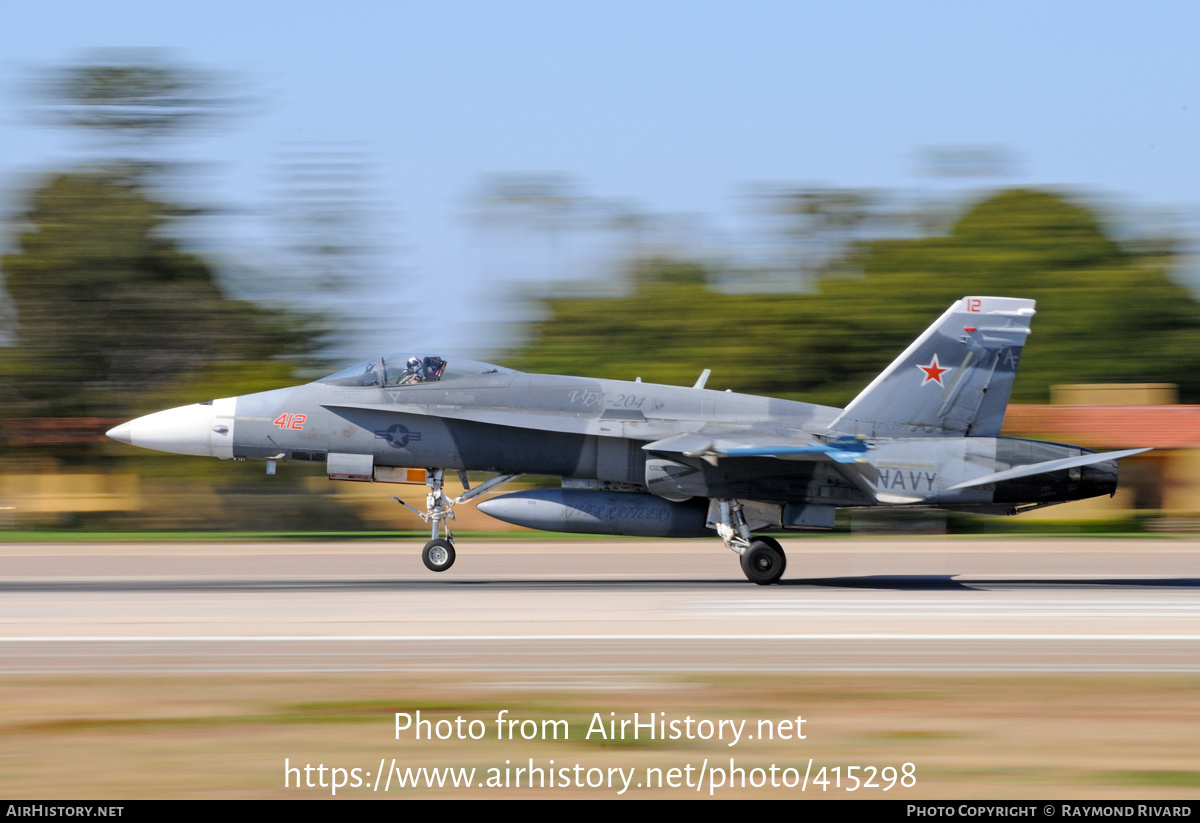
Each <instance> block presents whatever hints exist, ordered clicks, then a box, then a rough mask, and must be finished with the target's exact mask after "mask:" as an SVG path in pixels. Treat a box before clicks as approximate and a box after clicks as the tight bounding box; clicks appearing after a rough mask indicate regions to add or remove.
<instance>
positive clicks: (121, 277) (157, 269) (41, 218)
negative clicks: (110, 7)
mask: <svg viewBox="0 0 1200 823" xmlns="http://www.w3.org/2000/svg"><path fill="white" fill-rule="evenodd" d="M27 88H28V90H29V92H30V94H31V96H32V98H33V100H32V110H33V113H34V114H35V115H36V116H37V117H38V118H39V119H41V120H42V121H45V122H50V123H52V124H55V125H60V126H68V127H72V128H75V129H77V130H79V131H80V132H81V133H84V134H88V135H90V136H92V137H101V138H102V139H101V140H100V141H99V143H98V150H97V151H96V152H94V153H93V155H92V157H93V161H92V163H91V165H90V166H89V167H88V168H85V169H80V170H72V171H67V172H62V173H56V174H48V175H46V176H45V177H44V178H42V179H41V180H40V181H38V182H37V183H36V184H35V185H34V186H33V188H32V189H31V190H30V192H29V193H28V195H27V197H26V200H25V203H24V204H23V205H22V206H21V207H20V213H19V214H18V215H17V216H16V218H15V219H14V220H13V221H12V224H11V228H10V231H11V232H12V234H13V236H12V238H11V240H10V242H9V244H8V247H9V249H10V250H11V251H10V252H9V253H8V254H7V255H5V256H4V257H3V258H0V273H2V274H3V277H4V287H5V289H6V291H7V293H8V296H9V298H10V301H11V304H12V308H13V309H15V312H13V313H14V314H15V324H13V325H14V327H13V328H11V329H10V331H9V335H8V337H9V339H8V341H7V342H8V343H10V344H11V345H9V346H6V347H5V348H3V349H0V386H3V387H5V389H6V390H7V392H8V393H9V394H10V395H11V396H10V397H9V398H7V401H8V402H7V403H6V408H5V413H6V414H8V415H10V416H17V415H27V416H60V415H103V416H128V415H131V414H135V413H138V412H142V411H146V410H149V409H150V408H153V407H154V406H159V407H161V405H162V404H163V403H164V402H170V401H176V402H185V400H197V399H203V398H204V396H205V395H208V396H212V393H214V392H216V391H219V392H220V393H221V394H232V393H237V392H238V391H246V390H253V389H256V388H265V387H266V386H267V385H271V384H275V385H277V384H278V383H279V382H282V381H285V380H286V379H287V376H288V373H289V372H290V371H291V369H292V366H291V364H290V363H289V362H288V361H287V360H286V359H285V358H284V357H283V356H284V355H294V354H298V353H304V352H306V351H308V350H309V349H310V348H311V344H310V340H311V339H312V334H313V333H312V324H311V323H309V322H306V319H305V318H303V317H300V316H298V315H295V314H290V313H284V312H281V311H277V310H273V309H268V308H264V307H261V306H256V305H253V304H250V303H246V302H242V301H238V300H232V299H230V298H229V297H228V295H227V294H225V293H224V292H223V291H222V289H221V288H220V286H219V283H218V279H217V277H216V275H215V273H214V270H213V269H212V267H211V266H210V265H209V264H208V263H207V262H206V261H205V260H203V259H202V258H201V257H199V256H198V255H197V254H195V253H193V252H190V251H187V250H186V249H185V248H183V246H182V244H181V243H180V241H179V240H178V239H177V238H178V237H179V236H180V234H181V233H182V232H180V231H179V227H180V221H181V219H182V218H184V217H186V216H189V215H193V214H196V213H197V212H198V210H197V209H195V208H185V207H184V206H182V205H179V204H176V203H170V202H167V201H165V200H163V199H162V197H161V195H158V194H154V193H152V192H154V191H159V190H160V189H158V188H152V185H153V182H152V178H154V179H156V180H158V181H160V182H161V179H162V176H161V173H162V172H163V171H164V170H168V169H170V168H173V167H174V166H175V165H176V164H175V163H172V162H167V161H166V160H165V159H164V157H165V155H164V154H163V153H162V152H161V151H160V149H161V148H162V146H163V145H164V139H165V138H167V137H178V136H182V135H185V134H191V133H194V130H195V129H196V127H197V126H198V125H199V124H201V123H208V122H212V121H214V120H216V119H218V118H220V117H223V116H225V115H228V114H230V113H231V112H233V111H234V110H235V109H236V108H237V106H238V105H239V101H238V100H237V99H236V98H235V97H234V95H233V94H232V93H231V92H230V91H229V87H228V85H227V84H226V83H224V82H223V81H222V79H221V78H220V77H219V76H218V75H216V74H214V73H212V72H206V71H202V70H199V69H196V68H193V67H189V66H184V65H181V64H178V63H173V62H170V61H167V60H165V59H164V58H163V55H162V54H160V53H158V52H152V51H132V52H131V51H118V52H100V53H97V54H95V55H92V56H91V57H90V58H88V59H85V60H84V61H82V62H79V63H74V64H70V65H66V66H63V67H57V68H53V69H49V70H46V71H44V72H42V73H41V74H39V75H38V76H37V77H36V78H34V79H33V80H32V81H30V82H29V83H28V86H27ZM218 372H219V373H220V374H221V380H222V382H223V383H224V385H222V386H221V387H220V389H216V387H215V386H213V385H212V384H213V383H215V382H216V379H215V378H216V376H217V374H218Z"/></svg>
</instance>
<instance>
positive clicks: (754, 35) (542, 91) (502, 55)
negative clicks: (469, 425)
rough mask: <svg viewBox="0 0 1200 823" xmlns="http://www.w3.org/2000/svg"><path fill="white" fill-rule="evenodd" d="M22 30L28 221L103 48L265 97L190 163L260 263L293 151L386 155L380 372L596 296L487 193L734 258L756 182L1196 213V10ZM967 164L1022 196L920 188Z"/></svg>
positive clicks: (259, 18)
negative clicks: (393, 359)
mask: <svg viewBox="0 0 1200 823" xmlns="http://www.w3.org/2000/svg"><path fill="white" fill-rule="evenodd" d="M16 8H17V7H13V9H14V10H10V12H9V14H8V15H7V16H6V18H5V19H4V21H3V25H0V73H2V74H0V147H2V148H3V151H2V152H0V181H2V182H3V184H4V188H5V189H6V196H9V199H10V201H11V194H12V192H13V191H14V190H16V189H18V188H19V186H20V184H21V181H22V179H23V178H22V175H24V174H27V173H29V172H33V171H36V170H39V169H47V168H54V167H62V166H63V165H64V164H65V163H66V162H69V160H70V158H72V157H79V156H81V155H80V154H79V153H78V152H77V151H75V149H76V147H77V146H78V145H79V141H78V140H74V139H72V137H71V136H70V135H68V134H64V133H55V132H51V131H48V130H47V129H45V128H37V127H34V126H31V125H30V124H29V123H28V122H27V120H25V119H24V118H23V117H22V116H21V109H22V106H23V105H24V104H23V102H22V100H21V98H20V95H19V81H20V80H21V79H22V78H25V77H28V76H29V75H30V74H31V73H33V72H35V71H37V70H39V69H43V68H47V67H51V66H55V65H60V64H63V63H65V62H69V61H75V60H79V59H81V58H82V57H85V56H87V55H88V54H89V53H90V52H91V51H93V50H96V49H109V48H157V49H163V50H165V53H166V54H167V55H168V56H169V57H170V58H172V59H175V60H179V61H182V62H186V63H189V64H192V65H196V66H199V67H203V68H208V69H213V70H217V71H224V72H229V73H231V74H232V75H233V76H235V77H236V78H237V79H238V81H239V82H240V83H243V84H244V85H245V87H246V88H247V89H249V90H250V91H251V92H253V93H254V94H255V95H256V96H257V97H258V99H259V100H260V101H261V104H259V105H257V106H256V107H255V108H256V110H255V111H254V112H252V113H249V114H247V115H246V116H244V117H241V118H239V119H238V120H237V121H236V122H234V123H233V124H232V125H231V126H230V127H229V128H226V129H223V130H221V131H219V132H216V133H213V134H210V135H207V136H205V137H203V138H202V139H197V140H194V141H190V142H189V143H187V144H186V145H184V146H180V147H179V150H180V151H179V153H180V154H185V155H186V156H188V157H189V158H191V159H194V160H197V161H202V162H203V166H202V167H201V168H202V171H203V173H201V174H196V175H193V179H192V180H191V182H190V183H188V186H189V187H190V189H191V195H190V196H194V197H196V198H199V199H204V200H207V201H210V202H214V203H220V204H224V205H227V206H229V207H231V208H236V209H238V210H239V211H240V212H241V213H242V214H243V218H242V219H240V220H236V221H231V222H229V223H227V224H226V225H225V226H224V227H223V228H222V227H220V226H218V227H216V228H215V229H213V228H211V227H210V228H209V229H207V231H210V232H212V231H216V233H217V235H218V236H217V237H215V238H214V237H209V238H208V240H209V241H210V242H213V243H215V244H218V245H222V244H224V243H225V240H226V239H227V241H228V243H227V249H229V250H231V251H230V252H229V253H230V254H232V255H234V256H237V255H241V256H242V257H244V258H245V259H244V260H243V261H241V262H244V263H246V264H247V265H252V266H263V267H270V266H271V265H272V258H271V255H270V254H269V252H267V251H265V250H264V249H262V248H258V246H257V245H256V244H258V240H256V238H257V237H259V236H260V234H264V233H269V229H267V228H263V227H257V228H256V227H255V224H256V221H257V220H258V217H257V215H258V214H259V212H260V211H261V209H262V208H265V206H264V204H266V203H268V202H269V201H270V199H271V197H272V196H273V195H272V192H273V182H272V180H273V178H272V174H273V169H276V170H277V168H278V163H279V157H280V155H281V153H282V152H285V151H286V150H287V147H288V146H295V145H297V144H319V145H329V146H342V147H345V146H354V147H355V150H356V151H361V152H362V153H363V155H364V156H366V157H367V158H369V162H370V164H371V166H372V168H373V169H374V171H375V173H376V177H375V179H374V180H373V181H372V184H371V200H372V202H373V203H375V204H376V205H377V206H378V207H379V212H378V215H377V221H378V225H379V227H380V228H381V232H380V237H381V238H383V239H382V240H381V243H383V248H382V249H381V253H380V255H379V256H378V258H377V259H376V260H375V262H374V264H373V265H374V266H375V268H374V269H373V273H372V274H371V277H372V278H374V280H373V281H372V282H371V283H370V284H368V285H367V289H368V291H370V290H374V289H377V292H376V294H377V296H378V300H376V301H374V302H372V303H371V305H370V306H369V307H368V313H369V314H370V315H371V317H370V320H369V322H367V321H364V323H363V331H362V333H361V335H360V337H359V338H358V341H357V342H356V343H355V346H356V347H358V348H361V349H362V350H363V351H364V352H366V351H369V350H370V349H372V348H374V347H382V348H391V349H396V348H405V347H416V346H419V347H421V348H437V347H443V348H454V349H456V350H458V351H463V350H467V351H466V352H464V353H477V354H478V353H482V352H483V351H485V350H486V349H487V348H488V347H489V346H492V345H495V344H496V341H497V340H499V339H501V337H502V334H501V333H500V332H498V331H497V330H496V328H495V326H494V321H495V320H496V319H497V318H496V317H495V316H494V307H495V305H496V300H497V298H498V295H501V294H503V293H504V292H505V291H506V290H510V289H518V290H519V289H527V288H534V289H536V288H541V285H540V283H541V282H542V280H543V279H544V277H545V276H546V275H547V274H548V273H549V272H548V271H545V270H543V271H541V272H534V271H533V270H535V269H539V268H541V269H547V268H548V267H549V266H551V265H553V266H555V267H558V268H566V267H573V268H574V269H576V271H574V272H572V273H573V274H574V276H576V277H579V276H587V275H586V272H584V273H583V274H580V272H581V271H583V270H585V269H587V268H588V263H587V261H585V260H583V259H582V258H581V257H579V256H576V257H573V258H572V257H567V258H557V257H555V256H554V255H553V254H550V253H549V252H547V253H544V254H543V253H542V251H544V250H542V251H538V250H536V249H535V250H533V251H531V252H530V253H529V254H530V256H529V263H528V267H527V268H528V270H527V271H520V270H516V269H514V266H513V264H512V262H511V260H512V258H511V255H510V258H506V260H507V261H508V262H504V263H498V262H496V261H495V260H494V259H492V255H493V254H494V253H495V252H494V249H493V248H492V247H491V246H490V245H489V243H488V242H485V241H483V240H481V239H480V230H479V229H478V226H477V225H476V224H473V223H472V220H471V219H470V215H471V212H472V205H471V204H472V197H473V196H474V194H475V193H476V192H478V190H479V187H480V184H481V181H482V180H484V179H486V178H487V177H489V176H491V175H501V174H528V173H556V174H561V175H565V176H566V177H567V178H569V179H571V180H572V181H574V182H575V183H576V184H577V186H578V187H579V189H580V190H581V191H582V192H585V193H587V194H588V195H590V196H594V197H597V198H604V199H608V200H614V201H622V202H626V203H629V204H632V205H633V206H635V207H636V208H638V209H642V210H645V211H649V212H662V213H672V214H688V215H694V216H696V217H695V220H696V221H697V224H703V225H706V226H711V227H712V229H713V233H714V234H715V235H718V236H719V235H720V233H721V232H736V231H737V226H738V225H739V223H740V222H744V219H745V215H744V211H745V199H744V193H745V192H746V190H747V187H750V186H753V185H755V184H761V183H796V184H824V185H832V186H845V187H870V188H884V189H893V190H901V191H914V190H929V191H934V192H941V193H945V192H947V191H951V190H954V189H956V188H961V187H966V186H971V187H978V186H988V185H1017V184H1038V185H1055V186H1066V187H1070V188H1072V189H1074V190H1079V191H1083V192H1088V193H1091V194H1094V195H1096V196H1099V197H1102V198H1106V199H1109V200H1112V201H1115V202H1119V203H1121V204H1123V205H1125V206H1129V207H1133V208H1144V209H1162V210H1166V211H1171V212H1174V213H1177V214H1181V215H1194V214H1195V211H1196V210H1195V205H1196V204H1197V200H1198V198H1197V194H1196V193H1197V184H1198V183H1200V168H1198V164H1197V157H1196V154H1197V148H1198V147H1200V139H1198V138H1200V50H1198V49H1197V48H1196V46H1195V38H1196V35H1197V32H1200V4H1197V3H1195V2H1157V3H1153V2H1152V3H1149V4H1144V5H1142V6H1140V7H1134V6H1133V5H1131V4H1127V3H1105V2H1087V3H1083V2H1053V3H1045V2H1039V3H1032V2H1030V3H1025V2H1006V3H1002V4H1001V3H984V4H978V3H977V4H967V3H949V2H946V3H904V4H902V3H863V2H859V3H853V2H852V3H843V4H830V3H823V2H739V3H736V4H734V3H732V2H727V3H716V2H695V1H693V2H636V3H635V2H604V3H583V2H579V3H571V2H553V3H552V2H522V1H521V0H507V1H506V2H420V3H416V2H393V3H382V2H380V3H356V2H343V3H338V4H334V3H320V4H318V3H305V2H290V3H263V2H241V3H232V2H224V0H213V1H212V2H207V3H205V4H203V5H202V6H201V4H190V5H188V6H186V7H185V6H182V5H178V6H177V5H176V4H163V3H149V2H106V3H93V2H54V0H49V2H45V3H40V4H33V5H30V4H27V5H25V6H23V7H20V9H19V11H16V10H15V9H16ZM957 146H988V147H999V148H1002V149H1003V150H1004V151H1005V152H1007V155H1008V156H1009V157H1010V158H1011V160H1012V162H1011V164H1010V165H1009V173H1008V174H1007V175H1005V176H1003V177H998V178H996V179H994V180H986V179H985V180H971V181H965V182H964V181H946V180H935V179H931V178H930V177H929V176H928V175H926V174H923V173H922V164H921V163H920V161H919V158H920V157H921V154H922V152H923V151H925V150H928V149H930V148H939V147H957ZM1193 225H1194V221H1193ZM234 249H236V250H237V251H232V250H234ZM585 256H586V255H585ZM515 259H517V260H519V259H520V258H519V256H518V257H517V258H515ZM517 268H519V263H518V264H517ZM500 281H502V282H500ZM514 283H515V285H514ZM531 284H532V285H531ZM414 295H419V296H420V297H419V299H414Z"/></svg>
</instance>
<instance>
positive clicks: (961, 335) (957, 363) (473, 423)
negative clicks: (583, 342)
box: [108, 297, 1146, 584]
mask: <svg viewBox="0 0 1200 823" xmlns="http://www.w3.org/2000/svg"><path fill="white" fill-rule="evenodd" d="M1033 315H1034V301H1032V300H1022V299H1017V298H1008V297H964V298H963V299H961V300H959V301H958V302H956V303H955V304H954V305H952V306H951V307H950V308H949V309H948V310H947V311H946V312H945V314H943V315H942V316H941V317H940V318H938V320H937V321H936V322H935V323H934V324H933V325H932V326H930V327H929V328H928V329H927V330H926V331H925V333H924V334H922V335H921V336H920V337H918V338H917V339H916V340H915V341H914V342H913V343H912V345H910V346H909V347H908V348H907V349H905V350H904V352H903V353H902V354H901V355H900V356H899V357H898V358H896V360H895V361H893V362H892V364H891V365H890V366H888V367H887V368H886V369H885V370H884V371H883V373H882V374H880V375H879V376H878V377H876V378H875V379H874V380H873V381H872V382H871V384H870V385H869V386H867V387H866V388H865V389H863V391H862V393H861V394H859V395H858V397H856V398H854V400H853V401H852V402H851V403H850V405H849V406H847V407H846V408H844V409H836V408H830V407H827V406H817V405H812V404H809V403H798V402H794V401H790V400H779V399H775V398H770V397H756V396H752V395H745V394H735V393H732V392H729V391H724V392H722V391H712V390H709V389H705V388H704V385H705V382H706V380H707V378H708V374H709V372H708V370H707V369H706V370H705V371H704V373H703V374H701V375H700V378H699V379H698V380H697V381H696V383H695V385H694V386H690V387H687V386H664V385H658V384H652V383H642V382H640V380H639V381H637V382H632V383H629V382H624V381H619V380H598V379H592V378H584V377H563V376H557V375H547V374H525V373H522V372H517V371H513V370H511V369H506V368H503V367H500V366H493V365H490V364H487V363H479V362H475V361H472V360H463V359H458V358H453V357H441V356H437V355H429V354H400V355H387V356H385V357H377V358H375V359H373V360H368V361H366V362H365V363H360V364H359V365H357V366H353V367H351V368H349V369H346V370H345V371H340V372H338V373H337V374H334V375H330V376H329V377H326V378H324V379H322V380H318V381H316V382H315V383H309V384H307V385H303V386H296V387H293V388H286V389H277V390H275V391H267V392H260V393H258V394H248V395H243V396H241V397H226V398H222V399H220V400H209V401H206V402H204V403H197V404H195V405H192V406H181V407H179V408H175V409H169V410H167V411H161V412H157V413H155V414H150V415H147V416H145V417H139V418H138V419H136V420H132V421H130V422H128V423H123V424H121V425H120V426H117V427H116V428H114V429H112V430H111V431H110V432H108V434H109V436H110V437H112V438H114V439H116V440H119V441H121V442H123V443H129V444H132V445H134V446H141V447H144V448H148V449H157V450H159V451H166V452H176V453H179V454H193V455H212V456H214V457H220V458H224V459H233V460H265V461H266V462H267V474H274V472H275V467H276V464H277V463H278V462H279V461H307V462H317V463H324V464H325V466H326V471H327V473H328V475H329V477H330V478H332V479H335V480H359V481H368V482H370V481H373V482H384V483H388V482H390V483H404V482H416V483H423V484H425V485H427V486H428V494H427V496H426V508H425V511H419V510H418V509H416V508H413V507H412V506H409V505H408V504H407V503H404V502H403V501H401V500H400V499H399V498H395V499H396V500H397V502H400V503H401V504H402V505H404V506H406V507H407V508H409V509H411V510H412V511H413V512H414V513H415V514H417V515H418V516H419V517H421V518H422V519H423V520H424V521H425V522H426V523H428V524H429V525H430V527H431V531H430V540H429V542H428V543H426V544H425V548H424V551H423V553H422V559H423V560H424V562H425V565H426V566H427V567H428V568H429V569H431V570H432V571H435V572H440V571H445V570H446V569H448V568H450V566H451V565H452V564H453V563H454V556H455V544H454V537H453V535H452V533H451V531H450V528H449V525H450V524H449V520H452V519H454V506H455V505H457V504H459V503H463V502H466V501H468V500H471V499H473V498H475V497H477V496H478V495H480V494H482V493H483V492H487V491H491V490H493V489H495V488H496V487H497V486H500V485H501V484H503V483H507V482H508V481H510V480H513V479H514V478H516V477H518V476H519V475H521V474H526V473H528V474H536V475H551V476H558V477H561V478H562V487H561V488H557V489H536V490H526V491H518V492H515V493H511V494H505V495H502V496H498V497H493V498H491V499H488V500H485V501H483V502H481V503H479V510H480V511H482V512H484V513H485V514H488V515H490V516H492V517H495V518H497V519H499V520H503V521H505V522H508V523H514V524H517V525H520V526H527V527H529V528H534V529H545V530H552V531H561V532H578V533H589V534H623V535H638V536H642V537H695V536H702V535H705V534H708V533H709V531H710V530H715V531H716V533H717V534H718V535H720V537H721V539H722V540H723V541H724V542H725V545H726V546H727V547H728V548H730V549H732V550H733V551H734V552H736V553H737V554H738V555H739V557H740V558H741V566H742V571H743V572H745V574H746V577H747V578H749V579H750V580H751V581H753V582H755V583H760V584H767V583H774V582H775V581H777V580H778V579H779V578H780V576H781V575H782V574H783V571H784V566H785V564H786V557H785V555H784V551H783V548H782V547H781V546H780V544H779V542H778V541H777V540H775V539H773V538H771V537H769V536H763V535H756V534H755V532H756V531H758V530H762V529H770V530H774V529H779V528H783V529H830V528H832V527H833V525H834V512H835V510H836V509H838V508H842V507H855V508H873V507H880V506H888V507H914V506H921V507H936V508H939V509H949V510H953V511H967V512H983V513H989V514H1016V513H1019V512H1022V511H1027V510H1029V509H1034V508H1038V507H1041V506H1048V505H1052V504H1055V503H1062V502H1065V501H1068V500H1081V499H1084V498H1088V497H1094V496H1097V495H1102V494H1112V493H1113V492H1115V490H1116V487H1117V462H1116V461H1117V459H1118V458H1121V457H1126V456H1128V455H1131V454H1137V453H1138V452H1141V451H1146V449H1128V450H1125V451H1116V452H1107V453H1100V454H1098V453H1095V452H1092V451H1089V450H1088V449H1083V448H1080V447H1079V446H1070V445H1065V444H1062V443H1048V442H1042V441H1038V440H1021V439H1017V438H1012V437H1001V436H1000V427H1001V424H1002V423H1003V421H1004V412H1005V409H1006V407H1007V405H1008V398H1009V395H1010V394H1011V392H1012V386H1013V380H1014V378H1015V376H1016V371H1017V363H1018V360H1019V358H1020V354H1021V350H1022V347H1023V346H1024V345H1025V338H1026V336H1027V335H1028V334H1029V322H1030V320H1031V319H1032V317H1033ZM418 470H419V471H418ZM446 470H452V471H457V472H458V473H459V476H460V477H461V479H462V483H463V488H464V492H463V493H462V494H461V495H459V496H458V497H455V498H453V499H451V498H450V497H449V496H448V495H447V494H446V493H445V491H444V490H443V480H444V477H445V472H446ZM469 471H473V472H491V473H495V474H496V476H495V477H493V478H491V479H490V480H488V481H486V482H484V483H482V484H480V485H478V486H476V487H474V488H471V487H470V485H469V484H468V481H467V474H466V473H467V472H469Z"/></svg>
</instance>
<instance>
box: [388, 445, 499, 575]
mask: <svg viewBox="0 0 1200 823" xmlns="http://www.w3.org/2000/svg"><path fill="white" fill-rule="evenodd" d="M458 476H459V477H460V478H461V479H462V484H463V489H464V491H463V493H462V494H460V495H459V496H458V497H456V498H454V499H453V500H451V499H450V498H449V497H447V496H446V493H445V492H444V491H442V485H443V483H444V482H445V479H446V471H445V469H426V470H425V485H426V486H428V487H429V493H428V494H427V495H425V509H426V510H425V511H420V510H419V509H415V508H413V507H412V506H410V505H408V504H407V503H405V502H404V501H403V500H401V499H400V498H399V497H396V495H392V499H393V500H395V501H396V502H397V503H399V504H400V505H401V506H403V507H404V508H406V509H408V510H409V511H410V512H412V513H413V514H415V515H416V516H417V517H419V518H421V519H422V520H424V521H425V522H426V523H429V524H430V532H429V542H428V543H426V544H425V548H423V549H422V550H421V562H423V563H424V564H425V568H427V569H429V570H430V571H431V572H444V571H446V569H448V568H450V567H451V566H453V565H454V534H453V533H452V532H451V531H450V524H449V523H445V524H443V521H445V520H446V519H447V518H449V519H450V520H455V519H456V518H455V517H454V507H455V506H457V505H458V504H459V503H465V502H466V501H468V500H471V499H473V498H475V497H478V496H479V495H481V494H483V493H484V492H486V491H490V490H491V489H494V488H496V487H497V486H500V485H503V484H505V483H507V482H508V481H509V480H513V479H515V478H517V477H520V476H521V475H520V474H501V475H497V476H496V477H493V478H492V479H491V480H488V481H487V482H486V483H483V484H481V485H479V486H476V487H475V488H473V489H472V488H471V487H470V486H469V485H468V484H467V473H466V472H459V473H458ZM443 529H445V532H446V536H445V537H442V530H443Z"/></svg>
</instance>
